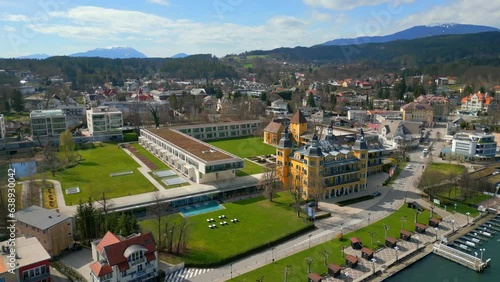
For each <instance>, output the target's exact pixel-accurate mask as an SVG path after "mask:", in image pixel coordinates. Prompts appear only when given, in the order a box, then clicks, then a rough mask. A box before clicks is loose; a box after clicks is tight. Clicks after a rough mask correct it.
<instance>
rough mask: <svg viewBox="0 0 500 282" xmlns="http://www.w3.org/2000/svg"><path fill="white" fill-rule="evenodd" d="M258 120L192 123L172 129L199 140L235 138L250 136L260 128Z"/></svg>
mask: <svg viewBox="0 0 500 282" xmlns="http://www.w3.org/2000/svg"><path fill="white" fill-rule="evenodd" d="M261 126H262V122H261V121H260V120H246V121H233V122H221V123H205V124H194V125H182V126H176V127H172V129H175V130H178V131H179V132H182V133H185V134H187V135H189V136H192V137H194V138H196V139H200V140H215V139H225V138H236V137H242V136H251V135H253V134H254V132H255V131H256V130H260V129H261Z"/></svg>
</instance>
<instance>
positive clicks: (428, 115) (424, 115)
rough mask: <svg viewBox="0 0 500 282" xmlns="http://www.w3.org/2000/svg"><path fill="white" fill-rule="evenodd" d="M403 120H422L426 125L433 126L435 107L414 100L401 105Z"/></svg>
mask: <svg viewBox="0 0 500 282" xmlns="http://www.w3.org/2000/svg"><path fill="white" fill-rule="evenodd" d="M401 113H402V114H403V120H406V121H420V122H423V123H424V125H425V126H431V125H432V124H433V121H434V108H433V107H432V106H431V105H429V104H421V103H416V102H412V103H409V104H406V105H404V106H402V107H401Z"/></svg>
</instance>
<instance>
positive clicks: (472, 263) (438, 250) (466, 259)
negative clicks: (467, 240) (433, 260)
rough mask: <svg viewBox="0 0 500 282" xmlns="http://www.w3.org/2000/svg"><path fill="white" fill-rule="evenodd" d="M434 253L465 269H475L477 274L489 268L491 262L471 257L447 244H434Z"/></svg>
mask: <svg viewBox="0 0 500 282" xmlns="http://www.w3.org/2000/svg"><path fill="white" fill-rule="evenodd" d="M433 252H434V253H435V254H436V255H440V256H442V257H444V258H447V259H449V260H451V261H454V262H456V263H458V264H461V265H463V266H465V267H468V268H470V269H473V270H475V271H477V272H481V271H483V270H484V269H485V268H486V267H488V266H489V260H487V261H486V262H483V261H481V259H480V258H477V257H475V256H471V255H469V254H467V253H464V252H462V251H460V250H457V249H454V248H452V247H449V246H447V245H445V244H441V243H436V244H434V248H433Z"/></svg>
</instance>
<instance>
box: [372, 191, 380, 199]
mask: <svg viewBox="0 0 500 282" xmlns="http://www.w3.org/2000/svg"><path fill="white" fill-rule="evenodd" d="M380 195H382V193H380V192H379V191H377V192H373V193H372V196H373V197H374V198H375V197H378V196H380Z"/></svg>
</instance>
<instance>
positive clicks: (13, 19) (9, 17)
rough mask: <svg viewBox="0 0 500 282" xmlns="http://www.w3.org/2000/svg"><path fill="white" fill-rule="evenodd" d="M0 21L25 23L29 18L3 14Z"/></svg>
mask: <svg viewBox="0 0 500 282" xmlns="http://www.w3.org/2000/svg"><path fill="white" fill-rule="evenodd" d="M0 21H6V22H27V21H30V18H29V17H28V16H26V15H19V14H3V15H1V17H0Z"/></svg>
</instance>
